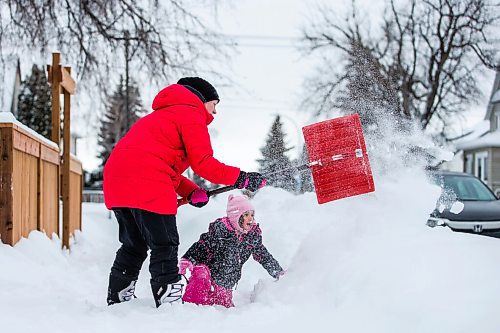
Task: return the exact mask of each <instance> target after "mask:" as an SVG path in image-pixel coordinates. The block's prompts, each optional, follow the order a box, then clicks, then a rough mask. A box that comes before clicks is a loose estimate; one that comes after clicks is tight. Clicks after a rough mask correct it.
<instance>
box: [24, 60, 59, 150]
mask: <svg viewBox="0 0 500 333" xmlns="http://www.w3.org/2000/svg"><path fill="white" fill-rule="evenodd" d="M18 101H19V103H18V105H17V119H18V120H19V121H20V122H21V123H23V124H25V125H26V126H28V127H29V128H31V129H33V130H35V131H36V132H37V133H39V134H41V135H43V136H44V137H46V138H47V139H49V140H51V136H52V102H51V89H50V85H49V83H48V81H47V77H46V76H45V71H44V70H43V68H39V67H38V66H37V65H33V67H32V68H31V75H29V76H27V77H26V79H25V80H24V81H22V82H21V89H20V92H19V97H18Z"/></svg>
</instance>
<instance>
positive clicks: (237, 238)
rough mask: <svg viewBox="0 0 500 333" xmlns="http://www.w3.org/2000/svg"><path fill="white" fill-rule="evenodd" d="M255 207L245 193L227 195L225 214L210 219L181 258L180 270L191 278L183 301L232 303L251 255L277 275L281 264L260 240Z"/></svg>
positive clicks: (279, 272) (229, 304)
mask: <svg viewBox="0 0 500 333" xmlns="http://www.w3.org/2000/svg"><path fill="white" fill-rule="evenodd" d="M254 214H255V210H254V208H253V206H252V204H251V203H250V200H249V199H248V197H246V196H243V195H240V196H234V195H230V196H229V198H228V202H227V216H225V217H222V218H219V219H217V220H215V221H214V222H212V223H210V226H209V228H208V232H206V233H203V234H202V235H201V236H200V239H199V240H198V241H197V242H196V243H194V244H193V245H192V246H191V247H190V248H189V250H188V251H187V252H186V254H184V255H183V256H182V258H181V260H180V264H179V267H180V269H179V271H180V274H185V273H186V269H189V270H190V271H191V278H190V279H189V283H188V285H187V287H186V291H185V293H184V296H183V300H184V301H185V302H190V303H195V304H200V305H214V304H216V305H223V306H225V307H232V306H234V304H233V288H234V286H235V285H236V284H237V283H238V281H239V280H240V278H241V269H242V267H243V264H244V263H245V262H246V261H247V260H248V258H249V257H250V255H252V256H253V258H254V259H255V260H256V261H258V262H259V263H260V264H261V265H262V266H263V267H264V268H265V269H266V270H267V272H268V273H269V274H270V275H271V276H272V277H274V278H276V279H278V278H279V277H280V276H281V275H283V273H284V271H283V268H281V266H280V265H279V263H278V261H277V260H276V259H274V258H273V256H272V255H271V254H270V253H269V251H268V250H267V249H266V247H265V246H264V245H263V244H262V231H261V229H260V228H259V225H258V224H257V223H255V220H254Z"/></svg>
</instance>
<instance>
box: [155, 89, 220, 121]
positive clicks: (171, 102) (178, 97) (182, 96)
mask: <svg viewBox="0 0 500 333" xmlns="http://www.w3.org/2000/svg"><path fill="white" fill-rule="evenodd" d="M175 105H189V106H193V107H196V108H197V109H199V110H201V111H202V112H203V113H204V114H205V117H206V119H207V125H208V124H210V123H211V122H212V121H213V120H214V117H213V116H212V115H211V114H210V113H208V111H207V108H206V107H205V105H204V104H203V102H202V101H201V100H200V98H199V97H198V96H196V95H195V94H194V93H192V92H191V91H189V89H187V88H186V87H184V86H182V85H180V84H172V85H170V86H168V87H165V88H163V89H162V90H161V91H160V92H159V93H158V94H157V95H156V97H155V98H154V100H153V105H152V109H153V110H155V111H156V110H160V109H163V108H167V107H171V106H175Z"/></svg>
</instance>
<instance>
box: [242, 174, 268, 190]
mask: <svg viewBox="0 0 500 333" xmlns="http://www.w3.org/2000/svg"><path fill="white" fill-rule="evenodd" d="M264 185H266V179H265V178H264V176H262V175H261V174H260V173H258V172H245V171H240V175H239V176H238V179H236V182H235V183H234V187H235V188H239V189H242V188H246V189H247V190H249V191H251V192H255V191H257V190H258V189H259V188H261V187H264Z"/></svg>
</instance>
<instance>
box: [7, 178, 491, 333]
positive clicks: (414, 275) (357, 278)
mask: <svg viewBox="0 0 500 333" xmlns="http://www.w3.org/2000/svg"><path fill="white" fill-rule="evenodd" d="M439 192H440V189H439V188H438V187H437V186H434V185H430V184H429V183H428V182H427V181H426V178H425V176H424V175H423V174H422V173H421V172H418V171H415V170H411V169H400V171H398V172H393V173H391V175H390V176H383V175H379V176H378V178H376V192H374V193H372V194H368V195H363V196H358V197H353V198H348V199H343V200H339V201H335V202H331V203H328V204H324V205H318V204H317V203H316V198H315V195H314V194H313V193H310V194H305V195H299V196H294V195H292V194H289V193H287V192H284V191H282V190H279V189H274V188H269V187H266V188H264V189H262V190H261V191H260V192H259V193H258V194H257V196H256V197H255V199H254V205H255V207H256V210H257V212H256V214H257V215H256V218H257V219H258V222H259V223H260V225H261V227H262V229H263V235H264V243H265V245H266V246H267V247H268V249H269V250H270V251H271V253H272V254H273V255H274V256H275V257H276V258H277V259H278V260H279V261H280V263H281V264H282V266H283V267H285V268H286V269H287V273H286V275H285V276H284V277H282V279H281V280H280V281H277V282H276V281H274V280H273V279H272V278H271V277H270V276H268V275H267V273H266V272H265V270H264V269H263V268H261V267H260V266H259V265H258V264H257V263H255V262H253V261H252V260H251V259H250V261H249V262H248V263H247V264H246V266H245V267H244V272H243V278H242V280H241V281H240V283H239V284H238V287H237V290H236V291H235V303H236V307H235V308H232V309H226V308H222V307H201V306H196V305H193V304H184V305H182V304H177V305H174V306H170V305H163V306H162V307H160V308H159V309H156V308H155V307H154V302H153V300H152V296H151V293H150V289H149V272H148V269H147V262H146V263H145V265H144V266H143V270H142V272H141V275H140V278H139V283H138V288H137V290H136V294H137V297H138V298H137V299H134V300H132V301H131V302H128V303H123V304H118V305H114V306H111V307H108V306H107V305H106V303H105V299H106V288H107V279H108V274H109V269H110V266H111V264H112V261H113V259H114V255H115V251H116V250H117V249H118V246H119V243H118V240H117V225H116V221H115V220H114V218H111V219H108V216H109V215H108V211H107V210H106V209H105V208H104V206H103V205H102V204H84V206H83V209H84V219H83V231H82V232H81V233H80V232H79V233H77V235H76V237H75V240H74V243H73V246H72V249H71V251H70V252H68V251H62V250H60V241H59V239H57V238H55V239H54V240H49V239H48V238H47V237H46V236H44V235H43V234H41V233H40V232H32V233H31V234H30V236H29V238H28V239H23V240H21V241H20V242H19V243H18V244H17V245H16V246H14V247H10V246H7V245H0V267H2V274H0V285H1V286H2V288H0V318H1V322H2V332H9V333H14V332H51V333H55V332H71V333H76V332H86V333H88V332H121V333H127V332H130V333H135V332H137V331H141V332H241V333H243V332H343V333H345V332H371V333H372V332H384V333H387V332H405V333H410V332H426V333H429V332H440V333H442V332H450V333H452V332H453V333H456V332H482V333H488V332H498V331H499V328H500V317H498V309H500V283H498V281H499V279H500V267H499V265H498V264H497V263H498V262H500V241H499V240H498V239H493V238H486V237H481V236H476V235H468V234H460V233H453V232H452V231H450V230H449V229H446V228H433V229H431V228H429V227H427V226H426V225H425V222H426V220H427V216H428V214H429V212H430V211H432V209H433V208H434V206H435V203H436V199H437V198H438V196H439ZM226 198H227V195H221V196H218V197H216V198H213V199H212V200H211V201H210V203H209V205H207V206H206V207H204V208H202V209H197V208H194V207H191V206H184V207H182V208H181V209H180V211H179V214H178V227H179V232H180V237H181V242H182V244H181V247H180V251H179V252H180V254H183V253H184V251H185V250H186V249H187V248H188V247H189V246H190V245H191V243H192V242H194V241H195V240H197V238H198V237H199V234H200V233H202V232H204V231H205V230H206V228H207V225H208V223H209V222H211V221H212V220H214V219H215V218H216V217H219V216H222V215H223V214H224V211H225V202H226Z"/></svg>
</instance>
